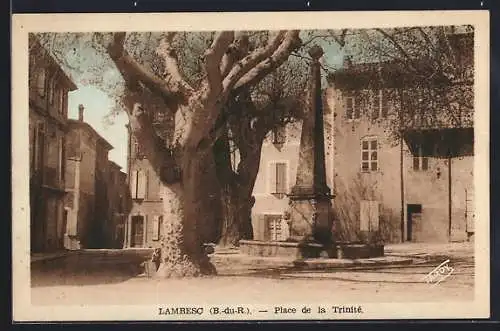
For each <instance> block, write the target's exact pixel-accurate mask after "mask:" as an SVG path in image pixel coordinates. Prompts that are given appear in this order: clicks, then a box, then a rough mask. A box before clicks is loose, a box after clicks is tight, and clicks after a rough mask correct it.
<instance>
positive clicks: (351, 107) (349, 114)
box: [345, 96, 360, 120]
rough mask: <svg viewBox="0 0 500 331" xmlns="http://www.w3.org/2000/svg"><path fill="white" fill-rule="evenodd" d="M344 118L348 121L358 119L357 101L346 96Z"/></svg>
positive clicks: (353, 97) (352, 97)
mask: <svg viewBox="0 0 500 331" xmlns="http://www.w3.org/2000/svg"><path fill="white" fill-rule="evenodd" d="M345 116H346V118H347V119H348V120H354V119H359V117H360V109H359V100H358V98H356V97H355V96H348V97H347V98H346V100H345Z"/></svg>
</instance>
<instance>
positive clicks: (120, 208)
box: [104, 161, 131, 248]
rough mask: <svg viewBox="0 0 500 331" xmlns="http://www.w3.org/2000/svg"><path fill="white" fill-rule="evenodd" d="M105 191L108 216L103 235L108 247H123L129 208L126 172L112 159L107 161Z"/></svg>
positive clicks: (129, 200)
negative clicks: (107, 176) (106, 193)
mask: <svg viewBox="0 0 500 331" xmlns="http://www.w3.org/2000/svg"><path fill="white" fill-rule="evenodd" d="M108 175H109V178H108V180H107V183H108V185H107V192H108V208H107V210H108V216H107V218H106V220H107V223H106V224H104V237H105V238H106V240H105V241H106V244H107V246H108V247H109V248H123V245H124V244H125V223H126V220H127V215H128V213H129V211H130V208H131V199H130V190H129V187H128V184H127V174H126V173H125V172H123V171H122V170H121V167H120V166H119V165H118V164H116V163H115V162H113V161H109V163H108Z"/></svg>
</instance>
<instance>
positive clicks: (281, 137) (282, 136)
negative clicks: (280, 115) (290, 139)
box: [272, 125, 286, 144]
mask: <svg viewBox="0 0 500 331" xmlns="http://www.w3.org/2000/svg"><path fill="white" fill-rule="evenodd" d="M272 134H273V144H284V143H285V140H286V127H285V126H284V125H279V126H275V127H274V128H273V131H272Z"/></svg>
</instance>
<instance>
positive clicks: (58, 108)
mask: <svg viewBox="0 0 500 331" xmlns="http://www.w3.org/2000/svg"><path fill="white" fill-rule="evenodd" d="M76 89H77V87H76V85H75V84H74V83H73V81H72V80H71V78H70V77H69V76H68V75H67V74H66V73H65V72H64V71H63V70H62V68H61V67H60V66H59V65H58V64H57V62H56V61H55V60H54V59H53V58H52V56H51V55H50V54H49V53H48V52H47V50H46V49H45V48H44V47H43V46H42V45H41V44H40V42H39V41H38V40H37V39H36V37H35V36H33V35H32V34H30V35H29V153H30V233H31V251H32V252H44V251H51V250H58V249H62V248H63V246H64V245H63V238H64V231H65V227H66V225H65V222H66V218H65V215H66V213H65V209H64V207H63V202H64V195H65V187H64V182H65V162H64V160H65V158H66V157H65V150H66V148H65V144H66V138H65V132H66V130H67V128H68V122H67V118H68V92H70V91H74V90H76Z"/></svg>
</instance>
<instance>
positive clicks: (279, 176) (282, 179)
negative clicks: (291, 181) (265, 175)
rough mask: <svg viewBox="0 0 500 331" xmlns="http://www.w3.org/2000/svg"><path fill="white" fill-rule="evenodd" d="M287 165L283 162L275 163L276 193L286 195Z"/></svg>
mask: <svg viewBox="0 0 500 331" xmlns="http://www.w3.org/2000/svg"><path fill="white" fill-rule="evenodd" d="M286 166H287V164H286V163H283V162H279V163H276V193H286V191H287V190H286V187H287V182H286V179H287V178H286V177H287V176H286V173H287V171H286V170H287V169H286Z"/></svg>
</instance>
